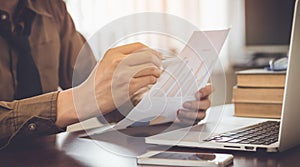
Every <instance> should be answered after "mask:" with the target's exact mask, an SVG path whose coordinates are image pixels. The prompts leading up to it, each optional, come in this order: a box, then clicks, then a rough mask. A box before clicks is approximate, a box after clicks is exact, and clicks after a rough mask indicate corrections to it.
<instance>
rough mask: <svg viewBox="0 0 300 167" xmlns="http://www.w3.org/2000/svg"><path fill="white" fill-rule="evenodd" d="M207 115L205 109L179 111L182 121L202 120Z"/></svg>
mask: <svg viewBox="0 0 300 167" xmlns="http://www.w3.org/2000/svg"><path fill="white" fill-rule="evenodd" d="M205 116H206V112H205V111H200V112H195V111H191V110H184V109H180V110H178V112H177V117H178V119H180V120H182V121H189V122H195V121H196V122H199V121H200V120H202V119H204V118H205Z"/></svg>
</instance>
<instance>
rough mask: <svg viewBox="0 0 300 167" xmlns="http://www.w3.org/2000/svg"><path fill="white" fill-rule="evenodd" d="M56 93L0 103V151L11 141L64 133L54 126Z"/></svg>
mask: <svg viewBox="0 0 300 167" xmlns="http://www.w3.org/2000/svg"><path fill="white" fill-rule="evenodd" d="M58 93H59V92H52V93H48V94H44V95H41V96H36V97H33V98H28V99H24V100H18V101H13V102H3V101H0V124H1V126H0V149H1V148H3V147H5V146H6V145H8V144H9V142H10V141H11V140H13V139H20V138H26V137H36V136H43V135H50V134H54V133H58V132H62V131H64V130H63V129H60V128H58V127H57V126H56V125H55V122H56V116H57V96H58Z"/></svg>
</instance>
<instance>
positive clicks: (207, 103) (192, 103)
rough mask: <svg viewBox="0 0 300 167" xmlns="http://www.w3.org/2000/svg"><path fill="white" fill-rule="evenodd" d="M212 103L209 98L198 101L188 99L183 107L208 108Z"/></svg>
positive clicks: (193, 108)
mask: <svg viewBox="0 0 300 167" xmlns="http://www.w3.org/2000/svg"><path fill="white" fill-rule="evenodd" d="M210 105H211V102H210V100H209V99H204V100H201V101H200V100H198V101H187V102H185V103H183V107H184V108H186V109H192V110H207V109H208V108H209V107H210Z"/></svg>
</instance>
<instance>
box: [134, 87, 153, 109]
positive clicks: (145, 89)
mask: <svg viewBox="0 0 300 167" xmlns="http://www.w3.org/2000/svg"><path fill="white" fill-rule="evenodd" d="M152 86H153V85H148V86H147V87H143V88H141V89H139V90H137V91H136V92H135V93H134V94H133V95H132V97H131V98H130V99H131V101H132V103H133V105H134V106H136V105H137V104H138V103H139V102H140V101H141V100H142V99H143V97H144V96H145V94H146V93H147V92H148V91H149V90H150V89H151V87H152Z"/></svg>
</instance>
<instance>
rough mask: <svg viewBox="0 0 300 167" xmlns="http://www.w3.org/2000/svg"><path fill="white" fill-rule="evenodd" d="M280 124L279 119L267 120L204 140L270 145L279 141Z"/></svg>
mask: <svg viewBox="0 0 300 167" xmlns="http://www.w3.org/2000/svg"><path fill="white" fill-rule="evenodd" d="M279 126H280V122H278V121H266V122H262V123H259V124H256V125H253V126H249V127H246V128H242V129H239V130H234V131H230V132H226V133H222V134H219V135H217V136H213V137H210V138H208V139H205V140H204V141H215V142H218V143H237V144H257V145H270V144H272V143H275V142H277V141H278V135H279Z"/></svg>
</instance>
